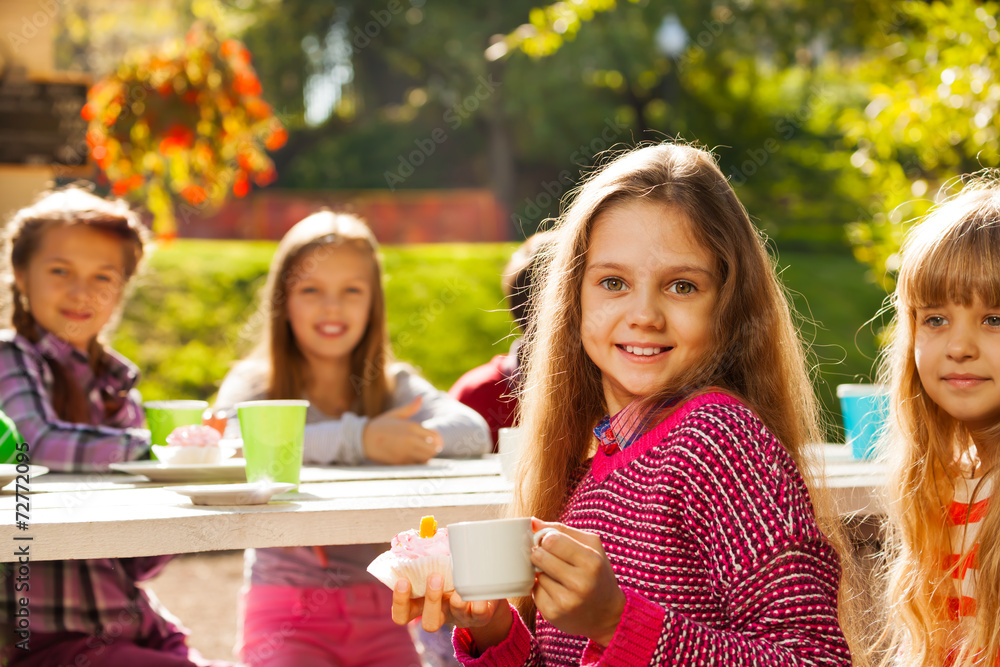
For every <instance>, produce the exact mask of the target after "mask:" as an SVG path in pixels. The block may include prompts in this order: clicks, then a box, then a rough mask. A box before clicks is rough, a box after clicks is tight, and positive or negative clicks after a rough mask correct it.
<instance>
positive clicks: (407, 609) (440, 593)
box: [392, 574, 512, 646]
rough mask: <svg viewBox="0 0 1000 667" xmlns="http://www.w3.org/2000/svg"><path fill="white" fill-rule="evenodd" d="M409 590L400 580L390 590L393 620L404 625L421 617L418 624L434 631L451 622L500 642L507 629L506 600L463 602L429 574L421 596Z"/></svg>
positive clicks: (438, 576) (508, 614) (508, 607)
mask: <svg viewBox="0 0 1000 667" xmlns="http://www.w3.org/2000/svg"><path fill="white" fill-rule="evenodd" d="M411 593H412V587H411V585H410V582H409V581H408V580H406V579H400V580H398V581H397V582H396V584H395V586H393V588H392V620H393V621H394V622H396V623H398V624H399V625H405V624H407V623H409V622H410V621H412V620H413V619H415V618H417V617H420V618H421V620H420V624H421V626H422V627H423V628H424V630H427V631H428V632H437V631H438V630H439V629H441V628H442V627H443V626H444V625H445V624H447V623H450V624H452V625H455V626H456V627H459V628H476V629H477V632H476V634H477V636H478V635H479V634H480V633H490V634H491V635H493V634H495V636H496V640H495V641H494V642H491V643H485V642H484V644H485V645H488V646H491V645H492V644H493V643H499V642H500V641H501V640H502V639H503V638H504V637H506V636H507V632H508V631H509V630H510V626H511V622H512V616H511V612H510V606H508V604H507V601H506V600H479V601H477V602H466V601H465V600H463V599H462V596H461V595H459V594H458V593H456V592H455V591H454V590H448V591H446V590H444V577H442V576H441V575H440V574H432V575H430V576H429V577H427V584H426V592H425V593H424V595H423V597H417V598H415V597H411Z"/></svg>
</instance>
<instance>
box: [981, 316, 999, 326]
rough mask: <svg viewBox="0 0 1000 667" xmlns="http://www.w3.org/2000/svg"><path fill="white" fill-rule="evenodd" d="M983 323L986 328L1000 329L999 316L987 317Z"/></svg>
mask: <svg viewBox="0 0 1000 667" xmlns="http://www.w3.org/2000/svg"><path fill="white" fill-rule="evenodd" d="M983 322H985V323H986V326H988V327H993V328H995V329H1000V315H989V316H987V317H986V319H985V320H983Z"/></svg>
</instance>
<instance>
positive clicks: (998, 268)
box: [881, 179, 1000, 667]
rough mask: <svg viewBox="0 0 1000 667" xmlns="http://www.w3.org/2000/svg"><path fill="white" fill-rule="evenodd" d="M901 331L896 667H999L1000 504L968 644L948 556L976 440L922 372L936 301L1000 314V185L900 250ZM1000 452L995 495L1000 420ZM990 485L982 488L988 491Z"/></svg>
mask: <svg viewBox="0 0 1000 667" xmlns="http://www.w3.org/2000/svg"><path fill="white" fill-rule="evenodd" d="M900 254H901V258H902V260H901V266H900V272H899V280H898V284H897V287H896V293H895V295H894V296H893V298H892V303H893V306H894V309H895V320H894V323H893V335H892V338H891V342H890V344H889V346H888V347H887V349H886V352H885V355H884V357H883V363H882V369H881V373H882V378H883V380H884V382H886V383H887V384H888V385H889V387H890V390H891V400H890V419H889V427H888V429H887V432H886V434H885V436H884V438H885V441H886V443H885V444H886V449H887V450H888V452H889V463H890V480H891V481H890V483H889V484H888V490H889V496H890V503H889V546H888V552H889V554H890V555H891V556H890V557H891V560H890V563H889V577H888V585H887V593H886V594H887V604H886V608H887V609H889V610H890V615H889V619H888V621H889V624H888V631H889V640H890V644H891V649H890V651H889V653H888V654H887V657H886V660H885V664H892V665H906V666H907V667H916V666H918V665H919V666H921V667H927V666H930V665H934V666H937V665H941V664H944V662H945V659H946V656H947V654H948V653H949V652H950V651H953V650H956V651H957V656H958V657H957V660H956V662H955V663H954V664H955V665H957V666H961V667H966V666H968V665H973V664H988V665H991V666H992V665H993V664H994V663H995V661H996V659H997V656H998V655H1000V624H998V622H997V618H1000V541H998V540H997V539H996V536H997V535H1000V503H997V502H991V504H990V507H989V510H988V511H987V514H986V516H985V517H984V518H983V519H982V523H981V524H980V530H979V535H980V536H981V539H980V541H979V553H978V571H977V576H976V579H975V586H976V615H975V623H974V627H975V630H974V633H973V635H972V636H969V637H959V636H957V635H956V634H955V632H954V629H955V627H954V621H951V620H949V617H948V613H947V610H948V598H949V597H952V596H954V594H955V592H954V584H953V581H952V578H951V572H950V571H948V570H946V569H945V567H944V566H943V559H942V557H943V555H945V554H948V553H951V549H952V545H951V541H950V535H949V527H950V523H949V520H948V517H947V512H948V507H949V505H950V503H951V502H952V500H953V499H954V496H955V482H954V480H955V479H956V478H958V477H961V476H965V477H967V476H968V475H969V471H968V470H965V469H963V465H962V464H961V461H962V459H963V455H965V454H966V453H967V452H968V450H969V448H970V446H971V445H972V434H971V433H969V431H968V430H967V429H966V428H965V426H964V425H963V424H962V423H961V422H959V421H958V420H956V419H954V418H953V417H951V416H950V415H949V414H948V413H946V412H945V411H944V410H943V409H941V408H940V407H939V406H938V405H936V404H935V403H934V402H933V401H932V400H931V399H930V397H929V396H928V395H927V392H926V391H924V388H923V385H922V383H921V381H920V376H919V374H918V372H917V365H916V357H915V340H916V329H917V309H918V308H921V307H925V306H930V305H933V304H943V303H957V304H960V305H965V306H968V305H971V304H972V303H973V301H974V300H975V299H977V298H978V299H980V300H982V302H983V303H985V304H986V305H988V306H991V307H994V308H1000V181H997V180H995V179H978V180H974V181H972V182H971V183H970V184H969V185H968V186H967V187H966V188H965V189H964V190H963V191H962V192H961V193H960V194H959V195H957V196H955V197H953V198H952V199H950V200H947V201H946V202H945V203H943V204H941V205H939V206H938V207H936V208H935V209H934V210H933V211H932V212H931V213H930V215H929V216H928V217H927V218H925V219H924V220H923V221H922V222H920V223H919V224H917V225H915V226H914V227H913V228H912V229H911V230H910V232H909V233H908V235H907V236H906V238H905V240H904V241H903V245H902V248H901V253H900ZM984 437H985V439H986V440H989V441H990V442H991V443H992V444H993V446H994V451H993V452H992V453H993V469H992V470H991V471H988V472H987V473H986V475H991V476H992V477H993V481H994V487H993V488H994V492H993V495H994V498H993V500H994V501H995V500H996V497H995V496H996V495H997V494H996V491H997V489H998V488H1000V486H998V485H997V484H996V481H997V480H996V478H997V474H998V473H997V464H996V452H997V449H1000V447H998V445H1000V424H995V425H993V427H992V429H991V432H990V433H986V434H984ZM979 488H981V485H980V487H979Z"/></svg>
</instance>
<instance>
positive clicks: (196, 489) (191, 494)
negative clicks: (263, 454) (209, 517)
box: [170, 482, 295, 505]
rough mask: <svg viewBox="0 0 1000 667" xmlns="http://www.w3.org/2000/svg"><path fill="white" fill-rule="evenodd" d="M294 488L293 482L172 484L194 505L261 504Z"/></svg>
mask: <svg viewBox="0 0 1000 667" xmlns="http://www.w3.org/2000/svg"><path fill="white" fill-rule="evenodd" d="M294 488H295V485H294V484H288V483H285V482H275V483H273V484H267V483H261V482H256V483H253V484H211V485H205V486H174V487H171V489H170V490H171V491H176V492H177V493H179V494H181V495H182V496H187V497H188V498H190V499H191V502H192V503H194V504H195V505H262V504H264V503H266V502H267V501H269V500H270V499H271V496H275V495H277V494H279V493H284V492H285V491H291V490H292V489H294Z"/></svg>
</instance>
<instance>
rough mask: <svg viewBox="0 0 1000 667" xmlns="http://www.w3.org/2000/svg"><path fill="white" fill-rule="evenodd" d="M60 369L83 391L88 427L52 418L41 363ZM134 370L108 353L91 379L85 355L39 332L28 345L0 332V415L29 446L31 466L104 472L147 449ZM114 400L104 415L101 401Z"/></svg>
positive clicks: (47, 377)
mask: <svg viewBox="0 0 1000 667" xmlns="http://www.w3.org/2000/svg"><path fill="white" fill-rule="evenodd" d="M46 358H49V359H54V360H56V361H58V362H59V363H60V364H62V366H63V368H65V369H66V370H67V371H69V373H70V374H71V375H73V377H75V378H76V381H77V382H78V383H79V384H80V386H81V387H83V388H84V390H85V391H86V394H87V399H88V402H89V404H90V410H91V422H93V423H94V424H99V426H92V425H90V424H74V423H72V422H67V421H63V420H62V419H60V418H59V416H58V415H56V412H55V409H54V408H53V407H52V401H51V400H50V398H49V397H50V396H51V393H52V383H53V378H52V370H51V369H50V367H49V364H48V363H47V362H46V361H45V359H46ZM138 380H139V370H138V369H137V368H136V367H135V365H133V364H132V363H131V362H129V361H128V360H127V359H125V358H124V357H122V356H121V355H119V354H117V353H115V352H113V351H108V354H107V357H106V362H105V364H104V369H103V372H102V373H101V375H100V376H98V377H95V376H94V373H93V371H92V370H91V366H90V363H89V362H88V360H87V357H86V355H84V354H83V353H81V352H80V351H79V350H77V349H75V348H74V347H73V346H72V345H70V344H69V343H67V342H66V341H64V340H62V339H61V338H58V337H56V336H53V335H52V334H50V333H43V334H42V336H41V337H40V338H39V340H38V343H32V342H31V341H29V340H28V339H26V338H23V337H22V336H18V335H16V334H15V333H14V332H13V331H11V330H5V331H0V410H3V411H4V412H5V413H6V414H7V416H8V417H10V418H11V419H13V420H14V423H16V424H17V429H18V431H20V432H21V436H22V437H23V438H24V440H25V442H27V443H28V444H29V446H30V448H31V449H30V452H31V462H32V463H35V464H38V465H43V466H46V467H48V468H49V469H50V470H52V471H53V472H92V471H104V470H108V465H109V464H111V463H116V462H119V461H131V460H134V459H137V458H139V457H140V456H142V455H143V454H145V453H146V452H147V451H148V450H149V431H146V430H144V429H140V428H138V427H139V426H141V425H142V420H143V415H142V408H141V401H142V399H141V398H140V396H139V392H138V391H136V389H135V384H136V382H137V381H138ZM110 397H119V398H121V399H123V400H122V407H121V408H120V409H119V410H118V411H117V412H116V413H115V414H113V415H106V414H105V411H104V399H105V398H110Z"/></svg>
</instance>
